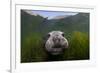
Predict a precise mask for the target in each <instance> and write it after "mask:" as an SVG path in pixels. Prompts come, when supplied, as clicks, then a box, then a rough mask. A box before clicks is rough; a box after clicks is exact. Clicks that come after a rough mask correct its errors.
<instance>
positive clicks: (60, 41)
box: [45, 31, 68, 55]
mask: <svg viewBox="0 0 100 73" xmlns="http://www.w3.org/2000/svg"><path fill="white" fill-rule="evenodd" d="M48 35H49V37H48V39H47V40H46V42H45V49H46V50H47V51H48V52H49V53H51V54H52V55H58V54H60V53H61V52H62V51H63V50H64V49H67V48H68V41H67V39H66V38H65V37H64V33H63V32H61V31H52V32H50V33H48Z"/></svg>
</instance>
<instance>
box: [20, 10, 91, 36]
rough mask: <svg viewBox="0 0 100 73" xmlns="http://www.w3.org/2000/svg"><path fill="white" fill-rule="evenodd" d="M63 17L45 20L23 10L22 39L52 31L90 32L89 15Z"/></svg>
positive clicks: (79, 14) (80, 14)
mask: <svg viewBox="0 0 100 73" xmlns="http://www.w3.org/2000/svg"><path fill="white" fill-rule="evenodd" d="M59 17H62V18H60V19H51V20H48V18H43V17H42V16H40V15H36V14H35V15H33V14H29V13H28V12H25V11H24V10H21V35H22V37H24V36H28V35H30V34H34V33H39V34H41V35H44V34H46V33H47V32H49V31H52V30H61V31H64V32H66V33H69V32H72V31H81V32H86V33H88V32H89V14H88V13H78V14H76V15H73V16H68V17H63V16H59Z"/></svg>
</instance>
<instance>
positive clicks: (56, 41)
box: [52, 36, 61, 44]
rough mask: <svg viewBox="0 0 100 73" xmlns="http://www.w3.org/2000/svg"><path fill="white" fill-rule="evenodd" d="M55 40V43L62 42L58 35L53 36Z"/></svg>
mask: <svg viewBox="0 0 100 73" xmlns="http://www.w3.org/2000/svg"><path fill="white" fill-rule="evenodd" d="M52 40H53V42H54V43H55V44H59V42H60V40H61V39H60V38H59V37H58V36H56V37H53V39H52Z"/></svg>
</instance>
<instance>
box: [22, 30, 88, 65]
mask: <svg viewBox="0 0 100 73" xmlns="http://www.w3.org/2000/svg"><path fill="white" fill-rule="evenodd" d="M65 37H66V38H68V42H69V48H68V49H66V50H65V52H64V54H63V59H64V60H85V59H89V36H88V34H86V33H83V32H78V31H75V32H72V33H70V35H69V37H68V36H67V35H65ZM46 57H47V55H46V53H45V51H44V48H43V38H42V36H41V35H39V34H35V33H34V34H33V35H29V36H27V37H25V38H23V39H22V41H21V62H22V63H25V62H41V61H45V59H46ZM59 59H60V58H59Z"/></svg>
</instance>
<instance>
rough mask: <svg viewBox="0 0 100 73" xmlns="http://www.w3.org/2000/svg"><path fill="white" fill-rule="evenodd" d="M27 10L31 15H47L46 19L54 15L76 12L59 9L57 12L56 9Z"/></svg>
mask: <svg viewBox="0 0 100 73" xmlns="http://www.w3.org/2000/svg"><path fill="white" fill-rule="evenodd" d="M27 11H28V13H31V14H33V15H37V14H38V15H40V16H42V17H44V18H47V17H48V19H52V18H54V17H56V16H64V15H76V14H77V12H61V11H59V12H57V11H40V10H27Z"/></svg>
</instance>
